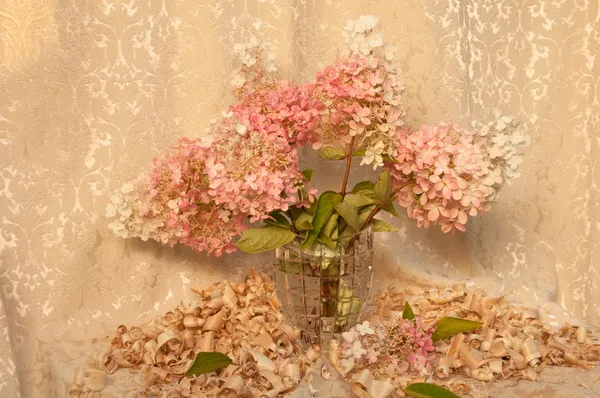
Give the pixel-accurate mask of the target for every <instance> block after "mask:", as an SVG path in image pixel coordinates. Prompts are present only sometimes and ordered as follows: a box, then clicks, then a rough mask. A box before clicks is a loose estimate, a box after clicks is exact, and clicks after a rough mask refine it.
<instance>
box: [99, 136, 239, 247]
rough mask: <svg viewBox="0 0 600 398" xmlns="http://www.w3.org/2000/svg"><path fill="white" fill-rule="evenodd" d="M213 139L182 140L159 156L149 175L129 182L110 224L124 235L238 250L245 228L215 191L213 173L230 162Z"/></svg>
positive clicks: (113, 204)
mask: <svg viewBox="0 0 600 398" xmlns="http://www.w3.org/2000/svg"><path fill="white" fill-rule="evenodd" d="M209 148H210V146H209V144H208V142H206V141H204V140H200V139H196V140H192V139H187V138H184V139H181V140H179V141H178V142H177V143H176V144H175V145H174V146H172V147H171V149H170V151H169V152H167V153H166V154H165V155H163V156H160V157H157V158H156V159H154V162H153V164H152V165H151V167H150V170H149V173H144V174H142V175H140V177H138V179H136V180H135V181H134V182H133V183H131V184H125V185H123V187H122V188H121V189H120V190H117V192H116V193H115V194H114V195H113V197H112V198H113V199H112V200H111V203H109V205H108V206H107V212H106V216H107V217H108V218H109V219H110V220H111V223H110V224H109V227H110V228H111V229H112V230H113V231H114V232H115V233H116V234H117V235H119V236H122V237H139V238H141V239H142V240H148V239H153V240H156V241H158V242H161V243H163V244H169V245H171V246H173V245H175V244H176V243H181V244H184V245H188V246H190V247H192V248H193V249H194V250H197V251H206V252H208V253H213V254H215V255H217V256H219V255H221V254H222V253H224V252H231V251H233V250H234V249H235V246H233V239H234V238H235V237H236V236H238V235H240V234H241V233H242V232H243V230H244V229H245V226H244V224H243V220H244V217H243V216H240V215H237V214H231V212H229V211H228V210H227V209H226V208H225V207H224V206H223V205H222V204H217V203H216V202H215V200H214V198H213V197H212V196H211V195H210V186H209V185H210V176H216V175H217V173H219V172H221V171H222V170H223V168H224V166H223V165H222V164H221V163H220V162H219V161H218V160H217V158H215V157H214V155H213V154H211V153H210V151H209Z"/></svg>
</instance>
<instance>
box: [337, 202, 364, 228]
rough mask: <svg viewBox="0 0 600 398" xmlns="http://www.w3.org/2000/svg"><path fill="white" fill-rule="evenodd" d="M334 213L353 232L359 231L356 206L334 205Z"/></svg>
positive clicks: (345, 203)
mask: <svg viewBox="0 0 600 398" xmlns="http://www.w3.org/2000/svg"><path fill="white" fill-rule="evenodd" d="M335 211H337V212H338V214H339V215H340V216H342V218H343V219H344V220H345V221H346V222H347V223H348V225H350V226H351V227H352V229H354V231H355V232H358V231H360V224H359V223H358V210H357V209H356V206H353V205H351V204H350V203H348V202H341V203H338V204H337V205H335Z"/></svg>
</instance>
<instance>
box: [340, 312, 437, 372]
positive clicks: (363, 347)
mask: <svg viewBox="0 0 600 398" xmlns="http://www.w3.org/2000/svg"><path fill="white" fill-rule="evenodd" d="M432 333H433V329H425V328H424V326H423V324H422V322H421V320H420V319H416V320H413V321H410V320H406V319H402V317H397V318H396V319H394V320H391V321H385V322H382V323H381V324H378V325H376V326H371V325H370V324H369V322H368V321H366V322H364V323H362V324H358V325H356V326H354V327H353V328H352V329H350V330H349V331H348V332H344V333H342V339H343V341H342V345H341V354H342V358H341V360H340V363H341V365H342V366H343V367H344V371H345V372H346V373H348V372H350V371H351V370H361V369H363V368H366V367H369V368H370V369H371V370H372V371H373V373H374V374H375V375H376V376H378V377H379V376H381V377H383V378H386V377H394V376H399V375H401V374H405V373H408V374H410V375H418V374H427V373H429V371H430V370H431V366H432V362H433V359H434V356H435V353H434V346H433V342H432V340H431V335H432Z"/></svg>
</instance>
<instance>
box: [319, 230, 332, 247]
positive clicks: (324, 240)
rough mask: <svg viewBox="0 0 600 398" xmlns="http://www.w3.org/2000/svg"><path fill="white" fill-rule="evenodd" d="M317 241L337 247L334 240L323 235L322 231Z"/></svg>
mask: <svg viewBox="0 0 600 398" xmlns="http://www.w3.org/2000/svg"><path fill="white" fill-rule="evenodd" d="M317 242H321V243H322V244H324V245H325V246H327V247H328V248H330V249H335V242H334V241H332V240H331V239H330V238H329V237H327V236H325V235H323V234H322V233H321V234H320V235H319V236H317Z"/></svg>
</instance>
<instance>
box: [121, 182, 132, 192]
mask: <svg viewBox="0 0 600 398" xmlns="http://www.w3.org/2000/svg"><path fill="white" fill-rule="evenodd" d="M121 192H123V193H124V194H128V193H131V192H133V184H132V183H130V182H126V183H125V184H123V185H122V186H121Z"/></svg>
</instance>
